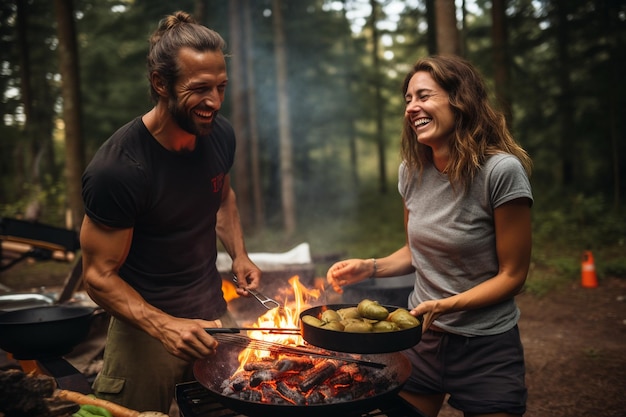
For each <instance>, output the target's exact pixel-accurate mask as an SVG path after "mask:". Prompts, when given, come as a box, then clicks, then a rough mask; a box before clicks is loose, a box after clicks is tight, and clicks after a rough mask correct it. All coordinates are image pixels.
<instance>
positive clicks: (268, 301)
mask: <svg viewBox="0 0 626 417" xmlns="http://www.w3.org/2000/svg"><path fill="white" fill-rule="evenodd" d="M233 282H234V283H235V284H237V286H239V279H238V278H237V275H235V274H233ZM243 289H244V290H246V291H248V292H249V293H250V294H252V296H253V297H254V298H256V299H257V300H258V301H259V303H261V304H262V305H263V307H265V308H267V309H268V310H271V309H273V308H277V307H280V303H279V302H278V301H276V300H274V299H273V298H269V297H267V296H265V295H263V294H261V293H260V292H258V291H256V290H251V289H248V288H246V287H243Z"/></svg>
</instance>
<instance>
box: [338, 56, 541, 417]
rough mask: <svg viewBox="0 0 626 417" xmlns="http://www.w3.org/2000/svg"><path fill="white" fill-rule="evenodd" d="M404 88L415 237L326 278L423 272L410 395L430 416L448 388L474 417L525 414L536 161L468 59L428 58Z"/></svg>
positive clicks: (407, 200) (402, 186) (404, 174)
mask: <svg viewBox="0 0 626 417" xmlns="http://www.w3.org/2000/svg"><path fill="white" fill-rule="evenodd" d="M403 92H404V97H405V101H406V109H405V117H404V129H403V133H402V151H401V153H402V159H403V161H402V163H401V165H400V168H399V179H398V189H399V191H400V194H401V195H402V197H403V200H404V207H405V209H404V218H405V229H406V236H407V242H406V244H405V245H404V246H403V247H402V248H400V249H399V250H397V251H396V252H394V253H392V254H390V255H388V256H386V257H383V258H378V259H368V260H364V259H349V260H346V261H341V262H338V263H336V264H334V265H333V266H331V268H330V269H329V270H328V274H327V279H328V281H329V283H330V284H331V285H332V286H333V288H334V289H335V290H336V291H339V292H341V286H343V285H347V284H354V283H355V282H358V281H361V280H363V279H367V278H368V277H369V278H379V277H380V278H383V277H392V276H398V275H405V274H407V273H411V272H414V273H415V285H414V288H413V290H412V292H411V294H410V295H409V299H408V306H409V308H410V309H411V313H412V314H413V315H415V316H418V317H422V318H423V330H424V334H423V336H422V340H421V341H420V343H418V344H417V345H416V346H415V347H413V348H412V349H409V350H407V351H406V352H405V353H406V354H407V356H408V357H409V358H410V359H411V362H412V365H413V372H412V374H411V376H410V378H409V380H408V381H407V383H406V384H405V386H404V390H403V392H402V395H403V397H404V398H405V399H407V400H408V401H409V402H411V403H412V404H413V405H415V406H416V407H417V408H418V409H420V410H421V411H422V412H423V413H425V414H426V415H428V416H431V417H435V416H436V415H437V414H438V412H439V410H440V408H441V406H442V404H443V401H444V399H445V396H446V395H447V394H449V395H450V397H449V400H448V402H449V404H450V405H451V406H453V407H455V408H458V409H460V410H462V411H463V412H464V414H465V416H521V415H522V414H524V412H525V404H526V397H527V391H526V387H525V384H524V372H525V371H524V354H523V349H522V345H521V340H520V336H519V331H518V327H517V321H518V318H519V315H520V312H519V309H518V308H517V306H516V304H515V301H514V297H515V295H516V294H517V293H518V292H519V291H520V290H521V288H522V286H523V285H524V282H525V280H526V275H527V273H528V268H529V263H530V253H531V215H530V207H531V205H532V201H533V200H532V193H531V188H530V184H529V180H528V176H529V174H530V169H531V161H530V158H529V156H528V154H527V153H526V152H525V151H524V150H523V149H522V148H521V147H520V146H519V145H518V144H517V143H515V141H514V139H513V138H512V136H511V134H510V132H509V131H508V130H507V127H506V122H505V119H504V117H503V115H502V114H500V113H498V112H497V111H495V110H494V109H493V108H492V107H491V105H490V104H489V99H488V95H487V90H486V87H485V83H484V81H483V79H482V77H481V76H480V74H479V73H478V72H477V70H476V69H475V68H474V67H473V66H472V65H471V64H470V63H469V62H467V61H465V60H463V59H461V58H459V57H455V56H433V57H428V58H425V59H421V60H419V61H418V62H417V63H416V64H415V65H414V66H413V69H412V71H411V72H410V73H409V74H408V75H407V77H406V78H405V81H404V84H403ZM372 297H375V296H372Z"/></svg>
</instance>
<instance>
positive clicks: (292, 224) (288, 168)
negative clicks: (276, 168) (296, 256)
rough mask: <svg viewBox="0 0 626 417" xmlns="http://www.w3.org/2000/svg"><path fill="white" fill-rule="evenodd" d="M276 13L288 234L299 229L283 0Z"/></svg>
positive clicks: (275, 2) (275, 0)
mask: <svg viewBox="0 0 626 417" xmlns="http://www.w3.org/2000/svg"><path fill="white" fill-rule="evenodd" d="M272 9H273V12H274V21H273V29H274V53H275V56H276V85H277V90H278V91H277V98H278V136H279V143H280V185H281V187H280V188H281V197H282V206H283V221H284V227H285V234H286V237H287V238H289V237H291V236H292V235H293V234H294V232H295V230H296V207H295V205H296V203H295V197H294V189H293V183H294V179H293V175H294V173H293V151H292V139H291V123H290V120H289V118H290V115H289V95H288V91H287V46H286V42H285V29H284V26H283V17H282V10H281V0H272Z"/></svg>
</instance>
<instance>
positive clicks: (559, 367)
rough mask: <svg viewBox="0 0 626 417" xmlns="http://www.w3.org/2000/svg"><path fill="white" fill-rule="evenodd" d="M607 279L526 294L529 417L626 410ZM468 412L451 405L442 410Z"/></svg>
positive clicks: (620, 302) (621, 315) (455, 414)
mask: <svg viewBox="0 0 626 417" xmlns="http://www.w3.org/2000/svg"><path fill="white" fill-rule="evenodd" d="M10 273H11V272H5V273H3V274H2V275H1V276H0V284H4V285H7V282H8V283H10V284H12V285H11V287H12V288H13V289H16V288H15V287H13V284H14V283H15V282H10V281H11V280H10V279H8V278H10V277H9V276H8V275H9V274H10ZM63 279H64V277H63V276H52V277H51V279H50V282H49V283H41V282H38V285H47V286H48V287H53V286H55V285H60V284H62V282H63ZM599 284H600V285H599V286H598V287H597V288H593V289H589V288H583V287H581V285H580V283H579V282H575V283H571V284H570V285H568V286H565V287H563V288H560V289H559V290H555V291H553V292H552V293H550V294H548V295H546V296H543V297H537V296H534V295H532V294H525V293H523V294H521V295H519V296H518V298H517V302H518V305H519V307H520V309H521V311H522V316H521V320H520V324H519V326H520V331H521V334H522V341H523V343H524V349H525V355H526V370H527V373H526V381H527V385H528V390H529V398H528V410H527V413H526V417H574V416H576V417H578V416H594V417H626V279H617V278H605V279H602V280H600V283H599ZM20 289H21V288H20ZM0 292H1V291H0ZM461 415H462V414H461V413H460V412H459V411H458V410H455V409H453V408H451V407H449V406H447V405H446V406H444V409H443V410H442V411H441V413H440V414H439V417H459V416H461Z"/></svg>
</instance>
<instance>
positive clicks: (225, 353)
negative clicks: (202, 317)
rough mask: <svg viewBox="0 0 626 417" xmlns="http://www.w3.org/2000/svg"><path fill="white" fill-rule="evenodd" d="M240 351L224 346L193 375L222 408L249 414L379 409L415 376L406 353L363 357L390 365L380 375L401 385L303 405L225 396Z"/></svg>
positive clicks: (303, 416) (310, 415) (288, 416)
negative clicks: (373, 392) (360, 394)
mask: <svg viewBox="0 0 626 417" xmlns="http://www.w3.org/2000/svg"><path fill="white" fill-rule="evenodd" d="M240 352H241V349H233V348H232V346H229V345H228V344H226V343H222V344H220V346H219V347H218V349H217V353H216V354H215V355H212V356H210V357H209V358H207V359H199V360H197V361H196V362H195V363H194V368H193V372H194V376H195V377H196V380H197V381H198V382H199V383H200V384H202V385H203V386H204V387H205V388H207V389H208V390H209V391H211V393H212V394H213V395H214V396H216V397H218V398H219V402H220V403H221V404H222V405H224V406H226V407H228V408H230V409H232V410H234V411H237V412H239V413H242V414H246V415H255V416H257V415H258V416H272V417H293V416H298V417H317V416H321V415H324V413H328V414H327V415H338V414H336V413H340V412H349V413H352V414H354V411H355V410H364V411H368V410H369V409H371V408H372V407H375V406H376V404H380V403H381V402H382V401H383V400H385V399H388V398H389V397H390V396H392V395H396V394H397V393H398V392H400V389H401V388H402V386H403V385H404V383H405V382H406V380H407V379H408V378H409V375H410V373H411V363H410V361H409V359H408V358H407V357H406V356H404V355H403V354H402V353H391V354H386V355H360V356H359V359H364V360H368V361H372V362H378V363H383V364H385V365H387V366H386V367H385V368H384V369H383V370H380V372H384V375H385V376H387V377H388V378H390V379H392V380H393V381H396V383H397V384H394V386H392V387H390V388H389V389H388V390H387V391H384V392H381V393H379V394H377V395H372V396H371V397H366V398H359V399H356V400H350V401H342V402H334V403H327V404H314V405H300V406H298V405H293V404H267V403H262V402H256V401H249V400H244V399H241V398H238V397H232V396H229V395H224V394H223V387H222V383H223V382H224V381H225V380H226V379H228V378H230V376H231V375H232V374H233V373H234V372H235V371H236V370H237V368H238V367H239V360H238V358H237V356H238V354H239V353H240Z"/></svg>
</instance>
